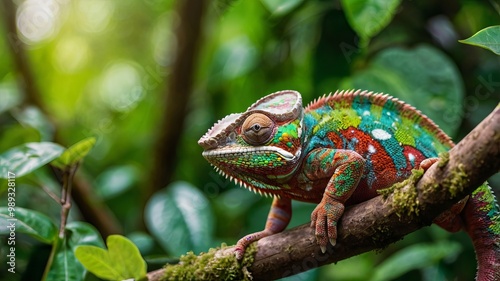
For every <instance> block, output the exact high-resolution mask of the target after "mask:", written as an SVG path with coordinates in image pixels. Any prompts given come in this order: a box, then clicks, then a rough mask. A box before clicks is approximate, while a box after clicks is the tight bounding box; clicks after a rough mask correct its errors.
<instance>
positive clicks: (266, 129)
mask: <svg viewBox="0 0 500 281" xmlns="http://www.w3.org/2000/svg"><path fill="white" fill-rule="evenodd" d="M273 127H274V122H273V120H271V118H269V117H267V116H266V115H264V114H262V113H254V114H252V115H250V116H248V117H247V119H246V120H245V122H243V126H242V130H243V139H244V140H245V141H246V142H248V143H249V144H251V145H261V144H264V143H266V142H267V141H269V139H270V138H271V135H272V134H273Z"/></svg>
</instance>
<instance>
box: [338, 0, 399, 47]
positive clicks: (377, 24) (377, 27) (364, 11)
mask: <svg viewBox="0 0 500 281" xmlns="http://www.w3.org/2000/svg"><path fill="white" fill-rule="evenodd" d="M341 2H342V7H343V8H344V11H345V13H346V16H347V20H348V21H349V24H350V25H351V27H352V28H353V29H354V30H355V31H356V33H357V34H358V36H359V37H361V39H362V40H361V43H362V44H363V43H365V44H366V43H368V40H369V39H370V38H371V37H373V36H375V35H377V34H378V33H379V32H380V31H381V30H382V29H384V27H386V26H387V25H388V24H389V23H390V22H391V20H392V18H393V17H394V14H396V9H397V8H398V6H399V4H400V3H401V0H342V1H341Z"/></svg>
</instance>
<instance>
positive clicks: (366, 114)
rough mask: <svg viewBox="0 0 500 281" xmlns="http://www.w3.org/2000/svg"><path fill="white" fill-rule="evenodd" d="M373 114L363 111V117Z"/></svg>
mask: <svg viewBox="0 0 500 281" xmlns="http://www.w3.org/2000/svg"><path fill="white" fill-rule="evenodd" d="M370 114H371V113H370V111H368V110H365V111H363V116H369V115H370Z"/></svg>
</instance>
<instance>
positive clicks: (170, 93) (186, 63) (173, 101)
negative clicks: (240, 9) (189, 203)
mask: <svg viewBox="0 0 500 281" xmlns="http://www.w3.org/2000/svg"><path fill="white" fill-rule="evenodd" d="M207 2H208V1H199V0H180V1H177V14H178V15H179V25H178V27H177V29H176V31H175V34H176V42H177V46H176V55H175V61H174V63H173V65H172V70H171V74H170V77H169V80H168V85H167V86H168V87H167V90H166V92H165V99H164V100H163V107H164V111H163V116H162V117H161V120H160V124H159V126H158V127H159V130H158V133H159V134H158V136H157V139H156V143H155V148H154V155H153V160H154V163H153V167H152V172H151V182H150V187H149V190H147V193H148V194H146V196H145V197H146V198H145V199H146V200H147V199H148V198H149V197H150V196H151V195H152V194H153V193H154V192H156V191H158V190H160V189H161V188H163V187H165V185H166V184H168V183H169V182H170V179H171V177H172V173H173V172H174V171H175V169H174V167H175V163H176V158H177V150H178V143H179V140H180V137H181V135H182V132H183V130H184V120H185V118H186V115H187V114H186V113H187V107H188V101H189V100H190V97H191V94H192V92H193V88H194V87H193V81H194V78H195V73H196V64H197V59H198V54H199V51H200V45H201V44H200V43H201V42H200V41H201V38H202V31H203V28H202V26H203V18H204V15H205V11H206V6H207Z"/></svg>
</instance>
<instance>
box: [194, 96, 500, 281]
mask: <svg viewBox="0 0 500 281" xmlns="http://www.w3.org/2000/svg"><path fill="white" fill-rule="evenodd" d="M198 144H199V145H200V146H201V147H202V148H203V150H204V151H203V153H202V155H203V157H204V158H205V159H206V160H207V161H208V162H209V163H210V164H212V165H213V166H214V167H215V169H216V170H217V171H218V172H220V173H221V174H223V175H225V176H226V177H229V178H231V179H233V180H235V182H237V183H239V184H240V185H241V186H243V187H245V188H247V189H250V190H251V191H254V192H257V193H259V194H261V195H270V196H272V197H274V199H273V202H272V206H271V209H270V211H269V214H268V218H267V222H266V225H265V228H264V230H262V231H260V232H256V233H252V234H249V235H247V236H245V237H243V238H241V239H240V240H239V241H238V242H237V244H236V247H235V255H236V258H237V259H241V258H242V257H243V254H244V252H245V249H246V247H247V246H248V245H250V244H251V243H252V242H254V241H257V240H259V239H261V238H263V237H266V236H270V235H272V234H275V233H278V232H281V231H283V230H284V229H285V228H286V227H287V225H288V223H289V222H290V218H291V215H292V209H291V200H292V199H293V200H298V201H305V202H312V203H317V206H316V207H315V209H314V211H313V212H312V214H311V227H312V228H313V229H315V236H316V240H317V243H318V245H319V247H320V248H321V251H322V252H323V253H324V252H325V251H326V247H327V246H328V244H331V245H333V246H335V244H336V240H337V222H338V221H339V218H340V217H341V216H342V214H343V212H344V208H345V207H346V206H350V205H353V204H357V203H360V202H363V201H366V200H368V199H371V198H373V197H375V196H378V195H379V194H378V191H379V190H381V189H385V188H389V187H391V186H392V185H393V184H395V183H398V182H401V181H403V180H405V179H407V178H408V177H410V175H411V174H412V170H414V169H419V168H424V169H426V168H428V167H430V165H431V164H432V163H434V162H436V161H437V159H439V158H437V157H438V154H439V153H442V152H446V151H448V150H449V149H451V148H452V147H453V146H454V144H453V142H452V140H451V139H450V137H448V136H447V135H446V134H445V133H444V132H443V131H442V130H441V129H440V128H439V127H438V126H437V125H436V124H435V123H434V122H433V121H432V120H431V119H429V118H428V117H426V116H425V115H424V114H423V113H421V112H420V111H419V110H417V109H416V108H414V107H413V106H411V105H409V104H407V103H405V102H403V101H400V100H398V99H397V98H394V97H391V96H389V95H387V94H382V93H373V92H368V91H362V90H348V91H346V90H343V91H337V92H335V93H333V94H329V95H323V96H322V97H320V98H317V99H316V100H314V101H313V102H311V103H310V104H309V105H308V106H306V107H305V108H303V106H302V96H301V94H300V93H299V92H297V91H293V90H285V91H279V92H275V93H272V94H270V95H267V96H265V97H263V98H261V99H259V100H258V101H257V102H255V103H254V104H253V105H251V106H250V107H249V108H248V109H247V110H246V111H245V112H243V113H236V114H230V115H228V116H226V117H224V118H223V119H221V120H220V121H218V122H217V123H216V124H215V125H213V127H212V128H211V129H209V130H208V132H207V133H206V134H205V135H203V136H202V137H201V138H200V140H199V141H198ZM434 223H436V224H438V225H439V226H441V227H443V228H444V229H446V230H448V231H451V232H456V231H459V230H462V229H463V230H465V231H466V232H467V233H468V235H469V236H470V237H471V240H472V242H473V244H474V248H475V251H476V257H477V260H478V271H477V278H476V280H480V281H490V280H500V212H499V207H498V205H497V203H496V199H495V196H494V194H493V192H492V190H491V188H490V187H489V186H488V185H487V184H486V183H485V184H483V185H482V186H480V187H478V188H477V189H476V190H475V191H474V192H473V193H472V194H471V195H469V196H468V197H466V198H464V199H462V200H461V201H459V202H458V203H457V204H456V205H454V206H453V207H452V208H451V209H450V210H448V211H445V212H444V213H443V214H441V215H440V216H439V217H438V218H436V219H435V221H434Z"/></svg>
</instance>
